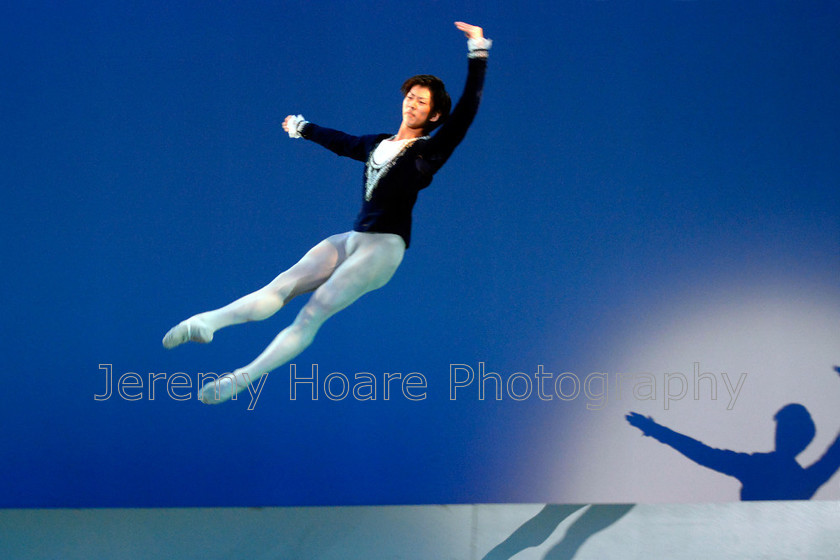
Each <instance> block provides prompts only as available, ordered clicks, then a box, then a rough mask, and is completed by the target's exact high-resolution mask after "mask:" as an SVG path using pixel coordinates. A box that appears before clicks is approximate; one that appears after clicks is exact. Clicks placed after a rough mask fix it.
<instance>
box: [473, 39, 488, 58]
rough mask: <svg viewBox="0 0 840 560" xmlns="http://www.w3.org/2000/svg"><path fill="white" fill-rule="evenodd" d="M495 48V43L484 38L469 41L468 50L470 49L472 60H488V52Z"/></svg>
mask: <svg viewBox="0 0 840 560" xmlns="http://www.w3.org/2000/svg"><path fill="white" fill-rule="evenodd" d="M492 46H493V41H492V40H491V39H487V38H486V37H482V38H481V39H467V48H469V49H470V55H469V56H470V58H487V51H489V50H490V47H492Z"/></svg>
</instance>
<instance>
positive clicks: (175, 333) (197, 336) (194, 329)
mask: <svg viewBox="0 0 840 560" xmlns="http://www.w3.org/2000/svg"><path fill="white" fill-rule="evenodd" d="M211 340H213V331H212V330H211V329H210V327H208V326H207V325H206V324H205V323H204V321H202V320H201V319H196V318H195V317H193V318H190V319H187V320H186V321H181V322H180V323H178V324H177V325H175V326H174V327H172V328H171V329H169V332H168V333H166V335H165V336H164V337H163V347H164V348H175V347H176V346H178V345H181V344H183V343H185V342H188V341H192V342H201V343H204V344H206V343H208V342H210V341H211Z"/></svg>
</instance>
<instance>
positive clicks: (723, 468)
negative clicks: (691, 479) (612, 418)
mask: <svg viewBox="0 0 840 560" xmlns="http://www.w3.org/2000/svg"><path fill="white" fill-rule="evenodd" d="M627 421H628V422H629V423H630V425H632V426H635V427H636V428H638V429H639V430H641V431H642V434H644V435H646V436H649V437H652V438H653V439H655V440H658V441H660V442H662V443H664V444H666V445H669V446H670V447H673V448H674V449H676V450H677V451H679V452H680V453H682V454H683V455H685V456H686V457H688V458H689V459H691V460H692V461H694V462H695V463H697V464H699V465H703V466H704V467H707V468H710V469H713V470H715V471H718V472H720V473H723V474H727V475H729V476H734V477H738V475H739V474H741V471H742V469H741V468H739V467H741V465H742V461H741V459H744V458H746V457H748V455H746V454H745V453H737V452H735V451H729V450H724V449H715V448H714V447H710V446H708V445H706V444H705V443H703V442H701V441H698V440H696V439H694V438H691V437H688V436H686V435H683V434H681V433H679V432H675V431H674V430H672V429H670V428H666V427H665V426H663V425H661V424H657V423H656V422H655V421H654V420H653V418H651V417H650V416H642V415H641V414H639V413H637V412H631V413H629V414H628V415H627Z"/></svg>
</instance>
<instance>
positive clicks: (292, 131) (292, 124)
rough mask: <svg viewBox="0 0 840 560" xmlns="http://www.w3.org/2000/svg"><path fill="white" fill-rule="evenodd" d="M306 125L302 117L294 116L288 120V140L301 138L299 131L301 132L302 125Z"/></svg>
mask: <svg viewBox="0 0 840 560" xmlns="http://www.w3.org/2000/svg"><path fill="white" fill-rule="evenodd" d="M305 124H307V121H306V119H304V118H303V115H295V116H293V117H292V118H291V119H289V138H301V135H300V131H301V130H303V125H305Z"/></svg>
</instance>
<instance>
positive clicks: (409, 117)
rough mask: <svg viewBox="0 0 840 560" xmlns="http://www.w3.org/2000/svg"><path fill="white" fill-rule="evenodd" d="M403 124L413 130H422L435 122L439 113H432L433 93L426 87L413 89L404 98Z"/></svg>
mask: <svg viewBox="0 0 840 560" xmlns="http://www.w3.org/2000/svg"><path fill="white" fill-rule="evenodd" d="M402 112H403V124H404V125H405V126H407V127H408V128H411V129H418V128H419V129H422V128H425V127H426V124H427V123H429V122H435V121H437V120H438V118H439V117H440V114H439V113H432V92H431V91H429V88H427V87H424V86H420V85H417V86H414V87H412V88H411V89H410V90H409V92H408V94H406V96H405V98H403V106H402Z"/></svg>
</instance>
